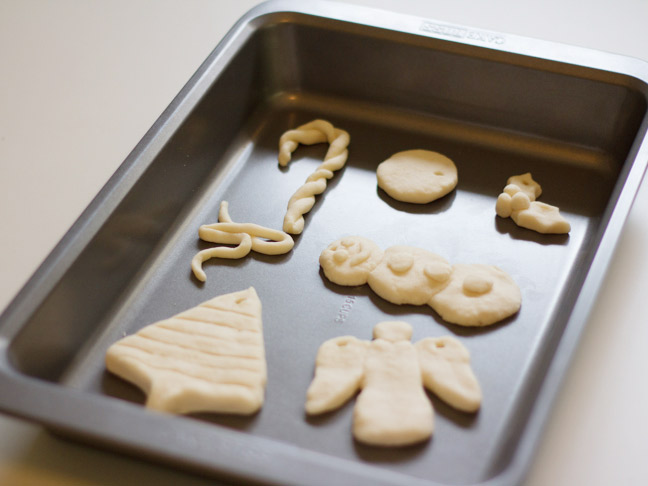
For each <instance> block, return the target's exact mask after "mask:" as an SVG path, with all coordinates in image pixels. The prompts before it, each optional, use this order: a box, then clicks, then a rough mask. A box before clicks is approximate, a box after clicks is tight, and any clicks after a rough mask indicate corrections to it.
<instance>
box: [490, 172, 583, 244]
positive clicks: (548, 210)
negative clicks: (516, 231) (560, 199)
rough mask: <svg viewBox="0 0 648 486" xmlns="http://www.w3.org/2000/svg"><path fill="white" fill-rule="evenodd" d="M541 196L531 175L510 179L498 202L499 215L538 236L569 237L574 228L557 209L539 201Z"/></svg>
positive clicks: (540, 190)
mask: <svg viewBox="0 0 648 486" xmlns="http://www.w3.org/2000/svg"><path fill="white" fill-rule="evenodd" d="M540 194H542V188H541V187H540V184H538V183H537V182H536V181H534V180H533V178H532V177H531V173H530V172H527V173H526V174H521V175H517V176H512V177H509V178H508V180H507V181H506V187H505V188H504V191H503V192H502V193H501V194H500V195H499V196H498V198H497V202H496V203H495V212H496V213H497V215H498V216H499V217H500V218H509V217H510V218H511V219H512V220H513V221H514V222H515V224H517V225H518V226H520V227H521V228H527V229H530V230H533V231H537V232H538V233H544V234H548V233H553V234H563V233H569V231H570V230H571V225H570V224H569V222H568V221H567V220H566V219H565V218H563V216H562V215H561V214H560V210H559V209H558V208H557V207H556V206H552V205H550V204H545V203H543V202H540V201H536V198H538V197H539V196H540Z"/></svg>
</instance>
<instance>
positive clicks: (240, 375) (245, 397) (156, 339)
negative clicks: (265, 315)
mask: <svg viewBox="0 0 648 486" xmlns="http://www.w3.org/2000/svg"><path fill="white" fill-rule="evenodd" d="M106 368H107V369H108V371H110V372H111V373H114V374H116V375H118V376H120V377H121V378H123V379H125V380H127V381H129V382H131V383H133V384H134V385H136V386H137V387H139V388H140V389H141V390H143V391H144V393H146V395H147V400H146V407H147V408H149V409H152V410H157V411H161V412H167V413H175V414H187V413H193V412H212V413H230V414H242V415H248V414H252V413H255V412H256V411H258V410H259V409H260V408H261V406H262V404H263V398H264V390H265V384H266V376H267V372H266V362H265V351H264V347H263V331H262V321H261V301H260V300H259V297H258V296H257V293H256V291H255V290H254V288H253V287H250V288H248V289H247V290H243V291H240V292H234V293H231V294H226V295H221V296H218V297H215V298H213V299H211V300H208V301H207V302H204V303H202V304H200V305H198V306H196V307H192V308H191V309H188V310H186V311H184V312H181V313H180V314H177V315H175V316H173V317H171V318H169V319H165V320H162V321H159V322H156V323H154V324H151V325H149V326H146V327H144V328H143V329H141V330H139V331H138V332H137V333H135V334H133V335H130V336H127V337H125V338H123V339H120V340H119V341H117V342H116V343H114V344H113V345H112V346H110V347H109V348H108V350H107V352H106Z"/></svg>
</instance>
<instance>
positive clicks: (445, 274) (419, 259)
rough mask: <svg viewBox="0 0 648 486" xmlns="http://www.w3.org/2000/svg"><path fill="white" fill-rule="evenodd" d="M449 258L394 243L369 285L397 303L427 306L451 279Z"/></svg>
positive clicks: (379, 293) (383, 296) (371, 274)
mask: <svg viewBox="0 0 648 486" xmlns="http://www.w3.org/2000/svg"><path fill="white" fill-rule="evenodd" d="M451 271H452V267H451V265H450V264H449V263H448V262H447V261H446V259H445V258H443V257H441V256H439V255H437V254H435V253H432V252H430V251H427V250H423V249H421V248H414V247H411V246H392V247H390V248H387V250H385V256H384V257H383V259H382V261H381V262H380V264H379V265H378V266H377V267H376V268H375V269H374V270H373V271H372V272H371V273H370V274H369V279H368V281H367V282H368V283H369V287H371V290H373V291H374V292H375V293H376V294H378V295H379V296H380V297H382V298H383V299H385V300H388V301H389V302H392V303H393V304H413V305H424V304H426V303H427V302H428V301H429V300H430V297H432V295H434V294H435V293H436V292H438V291H439V290H441V289H442V288H443V287H445V286H446V285H447V284H448V282H449V280H450V272H451Z"/></svg>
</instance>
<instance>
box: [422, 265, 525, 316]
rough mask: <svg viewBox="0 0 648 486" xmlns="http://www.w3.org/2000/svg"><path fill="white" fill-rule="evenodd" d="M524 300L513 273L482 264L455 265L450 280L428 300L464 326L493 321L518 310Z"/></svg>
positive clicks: (435, 307) (431, 304)
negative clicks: (511, 275)
mask: <svg viewBox="0 0 648 486" xmlns="http://www.w3.org/2000/svg"><path fill="white" fill-rule="evenodd" d="M521 303H522V295H521V294H520V289H519V288H518V286H517V284H516V283H515V282H514V281H513V279H512V278H511V277H510V275H508V274H507V273H506V272H504V271H503V270H501V269H499V268H498V267H495V266H493V265H482V264H472V265H466V264H457V265H453V267H452V274H451V277H450V283H449V284H448V285H447V286H446V287H445V288H444V289H443V290H441V291H440V292H438V293H437V294H435V295H433V296H432V297H431V299H430V301H429V304H430V306H431V307H432V308H433V309H434V310H435V311H437V312H438V313H439V315H440V316H441V317H442V318H443V319H444V320H445V321H448V322H451V323H453V324H459V325H462V326H488V325H490V324H494V323H495V322H497V321H501V320H502V319H505V318H507V317H509V316H512V315H513V314H515V313H516V312H517V311H518V310H519V309H520V305H521Z"/></svg>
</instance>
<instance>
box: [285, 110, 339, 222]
mask: <svg viewBox="0 0 648 486" xmlns="http://www.w3.org/2000/svg"><path fill="white" fill-rule="evenodd" d="M322 142H328V143H329V144H330V145H329V149H328V151H327V152H326V156H325V157H324V162H322V164H321V165H320V166H319V167H318V168H317V169H315V172H313V173H312V174H311V175H310V176H309V177H308V178H307V179H306V182H305V183H304V185H302V186H301V187H300V188H299V189H297V191H296V192H295V193H294V194H293V196H292V197H291V198H290V200H289V201H288V209H287V211H286V216H285V217H284V223H283V230H284V231H285V232H286V233H292V234H300V233H301V232H302V231H304V217H303V215H304V214H306V213H307V212H308V211H310V210H311V209H312V207H313V205H314V204H315V196H316V195H317V194H321V193H323V192H324V191H325V190H326V184H327V180H328V179H330V178H331V177H333V172H335V171H336V170H340V169H341V168H342V167H344V164H345V163H346V160H347V157H348V155H349V152H348V150H347V146H348V145H349V134H348V133H347V132H346V131H344V130H341V129H339V128H335V127H334V126H333V125H331V124H330V123H329V122H327V121H326V120H313V121H311V122H309V123H306V124H304V125H301V126H300V127H298V128H296V129H295V130H289V131H287V132H286V133H284V134H283V135H282V136H281V138H280V139H279V165H281V166H286V165H287V164H288V162H290V158H291V153H292V152H293V151H294V150H295V149H296V148H297V146H298V144H300V143H301V144H305V145H312V144H315V143H322Z"/></svg>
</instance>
